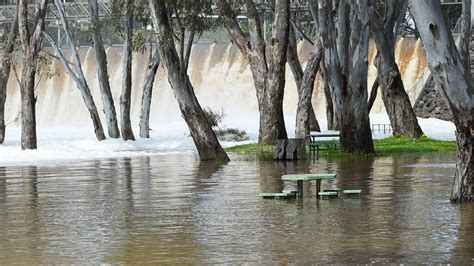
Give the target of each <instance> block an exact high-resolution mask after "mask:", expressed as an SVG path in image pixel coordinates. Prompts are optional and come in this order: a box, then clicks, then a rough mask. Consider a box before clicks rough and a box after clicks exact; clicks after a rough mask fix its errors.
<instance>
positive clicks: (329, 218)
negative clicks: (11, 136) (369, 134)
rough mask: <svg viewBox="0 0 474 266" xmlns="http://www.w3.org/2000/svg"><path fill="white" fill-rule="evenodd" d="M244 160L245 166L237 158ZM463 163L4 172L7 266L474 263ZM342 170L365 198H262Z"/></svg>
mask: <svg viewBox="0 0 474 266" xmlns="http://www.w3.org/2000/svg"><path fill="white" fill-rule="evenodd" d="M234 159H235V158H234ZM454 162H455V156H454V155H452V154H445V155H423V156H421V155H409V156H395V157H377V158H375V159H374V158H365V159H343V160H327V159H320V160H319V161H315V162H312V161H308V162H298V163H296V164H295V163H293V162H287V163H285V162H281V163H278V162H273V161H262V162H258V161H246V160H233V161H231V162H229V163H227V164H224V165H219V164H214V163H200V162H199V161H198V160H197V159H196V158H195V157H194V156H192V155H179V154H175V155H156V156H144V157H133V158H115V159H100V160H88V161H80V162H77V163H70V162H64V163H59V162H58V164H56V165H37V166H9V167H0V235H1V238H0V263H1V264H12V263H15V264H51V263H55V264H71V263H75V264H89V263H94V264H97V263H112V264H117V263H118V264H122V263H123V264H128V263H134V264H144V263H154V264H178V263H179V264H183V263H190V264H210V263H231V264H234V263H238V264H240V263H242V262H249V263H256V264H273V263H276V262H282V263H298V264H306V263H314V262H317V263H324V264H327V263H344V264H346V263H387V262H390V263H397V264H398V263H415V264H419V263H437V262H444V263H446V262H450V263H454V264H473V263H474V237H473V236H474V223H473V221H474V205H473V204H471V205H452V204H451V203H450V202H449V194H450V189H451V183H452V176H453V172H454ZM301 172H323V173H324V172H336V173H337V175H338V176H337V178H336V179H335V180H333V181H329V182H327V183H325V182H323V187H326V186H337V187H340V188H344V189H347V188H357V189H362V190H363V192H362V195H361V196H360V197H357V198H343V197H341V198H337V199H333V200H317V199H316V197H315V196H314V195H313V194H314V187H312V186H305V190H307V191H306V192H307V193H306V195H307V197H305V198H303V199H302V200H295V199H293V200H273V199H269V200H268V199H265V200H264V199H261V198H260V197H259V195H258V194H259V193H260V192H276V191H280V190H281V189H283V188H291V187H294V184H292V183H288V184H284V183H283V182H282V181H281V180H280V176H281V175H282V174H291V173H301Z"/></svg>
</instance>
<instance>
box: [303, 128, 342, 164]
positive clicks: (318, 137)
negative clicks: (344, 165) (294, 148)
mask: <svg viewBox="0 0 474 266" xmlns="http://www.w3.org/2000/svg"><path fill="white" fill-rule="evenodd" d="M339 137H340V134H339V132H325V133H313V134H309V135H306V138H308V139H309V142H308V144H307V146H308V147H309V154H310V156H313V158H315V157H316V158H319V151H320V150H323V149H337V146H338V145H339V144H340V142H339Z"/></svg>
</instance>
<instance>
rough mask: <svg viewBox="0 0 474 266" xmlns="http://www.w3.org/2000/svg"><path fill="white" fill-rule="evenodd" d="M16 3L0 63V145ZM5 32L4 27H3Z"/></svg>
mask: <svg viewBox="0 0 474 266" xmlns="http://www.w3.org/2000/svg"><path fill="white" fill-rule="evenodd" d="M18 3H19V2H17V5H16V9H15V14H16V15H15V18H14V20H13V23H12V25H11V28H10V33H9V34H8V40H7V42H6V44H5V46H4V47H3V58H2V59H1V61H0V64H1V65H0V144H2V143H3V141H4V140H5V127H6V126H5V101H6V98H7V84H8V77H9V76H10V69H11V60H12V59H13V58H11V57H12V54H13V49H14V48H15V40H16V37H17V35H18ZM5 30H6V25H5Z"/></svg>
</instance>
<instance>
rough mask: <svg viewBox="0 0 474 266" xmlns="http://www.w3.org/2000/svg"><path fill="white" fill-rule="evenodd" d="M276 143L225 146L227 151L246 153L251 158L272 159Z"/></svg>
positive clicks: (246, 156)
mask: <svg viewBox="0 0 474 266" xmlns="http://www.w3.org/2000/svg"><path fill="white" fill-rule="evenodd" d="M274 150H275V146H274V145H259V144H256V143H255V144H244V145H237V146H233V147H229V148H225V151H226V152H229V153H236V154H240V155H244V156H245V158H246V159H251V160H272V159H273V152H274Z"/></svg>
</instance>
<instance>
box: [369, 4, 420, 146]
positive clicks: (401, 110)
mask: <svg viewBox="0 0 474 266" xmlns="http://www.w3.org/2000/svg"><path fill="white" fill-rule="evenodd" d="M372 19H373V21H372V29H373V30H372V33H373V35H374V36H375V44H376V46H377V56H376V59H375V61H374V62H375V66H376V67H377V80H378V81H379V82H380V87H381V92H382V100H383V102H384V105H385V109H386V111H387V114H388V117H389V119H390V124H391V126H392V128H393V135H394V136H397V137H399V136H406V137H409V138H411V139H418V138H419V137H421V135H423V131H422V130H421V128H420V126H419V125H418V120H417V118H416V115H415V112H414V111H413V108H412V106H411V103H410V99H409V98H408V94H407V93H406V91H405V87H404V86H403V81H402V77H401V75H400V71H399V70H398V66H397V63H396V62H395V55H394V51H393V49H392V47H393V44H391V43H389V40H388V39H387V38H386V36H385V35H386V31H387V30H388V29H384V28H383V27H382V26H381V24H382V21H381V19H379V17H378V15H377V13H376V12H374V13H373V14H372ZM386 19H387V16H386Z"/></svg>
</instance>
